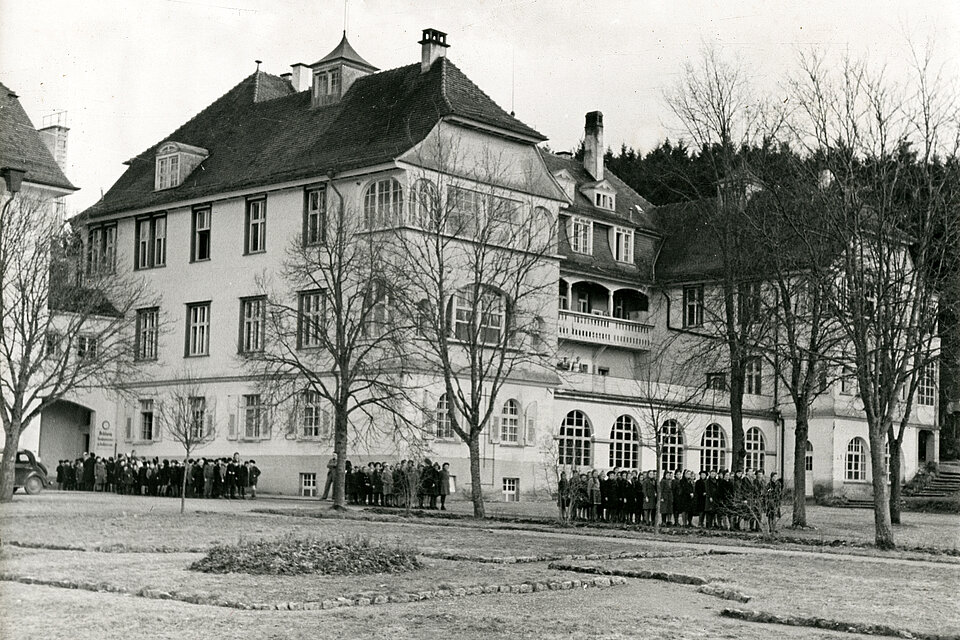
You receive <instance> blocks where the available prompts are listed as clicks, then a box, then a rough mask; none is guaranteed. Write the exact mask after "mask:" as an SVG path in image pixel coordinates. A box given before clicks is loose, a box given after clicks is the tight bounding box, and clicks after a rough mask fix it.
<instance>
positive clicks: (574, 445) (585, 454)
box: [559, 411, 593, 467]
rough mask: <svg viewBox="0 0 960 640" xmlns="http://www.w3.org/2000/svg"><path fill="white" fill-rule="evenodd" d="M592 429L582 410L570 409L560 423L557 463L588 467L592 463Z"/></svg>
mask: <svg viewBox="0 0 960 640" xmlns="http://www.w3.org/2000/svg"><path fill="white" fill-rule="evenodd" d="M592 436H593V430H592V429H591V428H590V421H589V420H587V416H586V414H584V413H583V412H582V411H571V412H570V413H568V414H567V417H566V418H564V419H563V424H561V425H560V441H559V445H560V456H559V463H560V464H562V465H571V466H574V467H589V466H591V465H592V464H593V455H592V451H591V444H592V442H591V440H590V438H591V437H592Z"/></svg>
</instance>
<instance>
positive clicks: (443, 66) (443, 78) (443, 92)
mask: <svg viewBox="0 0 960 640" xmlns="http://www.w3.org/2000/svg"><path fill="white" fill-rule="evenodd" d="M440 60H441V62H440V98H442V99H443V104H444V105H446V107H447V109H448V110H450V111H454V108H453V105H452V104H450V98H448V97H447V57H446V56H443V57H442V58H440ZM450 64H453V63H452V62H451V63H450Z"/></svg>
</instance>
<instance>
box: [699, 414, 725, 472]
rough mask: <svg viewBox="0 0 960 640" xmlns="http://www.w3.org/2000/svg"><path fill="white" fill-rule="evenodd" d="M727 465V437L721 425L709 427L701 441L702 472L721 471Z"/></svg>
mask: <svg viewBox="0 0 960 640" xmlns="http://www.w3.org/2000/svg"><path fill="white" fill-rule="evenodd" d="M726 464H727V436H726V435H725V434H724V433H723V429H721V428H720V425H718V424H710V425H707V428H706V430H705V431H704V432H703V437H702V438H701V439H700V470H701V471H720V470H721V469H723V468H724V467H725V466H726Z"/></svg>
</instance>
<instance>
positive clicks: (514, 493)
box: [500, 476, 520, 502]
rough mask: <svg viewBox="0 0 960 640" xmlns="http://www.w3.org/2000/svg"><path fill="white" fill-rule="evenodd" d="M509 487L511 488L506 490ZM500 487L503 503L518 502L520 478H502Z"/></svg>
mask: <svg viewBox="0 0 960 640" xmlns="http://www.w3.org/2000/svg"><path fill="white" fill-rule="evenodd" d="M508 484H509V485H511V488H509V489H508V488H507V485H508ZM500 487H501V489H502V492H501V493H502V495H503V501H504V502H520V478H518V477H515V476H514V477H503V478H501V482H500Z"/></svg>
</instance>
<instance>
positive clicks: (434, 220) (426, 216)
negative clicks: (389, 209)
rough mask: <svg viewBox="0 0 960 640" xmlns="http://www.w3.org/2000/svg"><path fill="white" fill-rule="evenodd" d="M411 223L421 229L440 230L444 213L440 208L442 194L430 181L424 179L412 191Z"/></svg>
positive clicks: (416, 183)
mask: <svg viewBox="0 0 960 640" xmlns="http://www.w3.org/2000/svg"><path fill="white" fill-rule="evenodd" d="M410 213H411V220H410V222H411V223H412V224H413V225H415V226H417V227H420V228H421V229H429V230H430V231H438V230H440V224H441V222H442V221H443V211H442V210H441V208H440V192H439V191H438V190H437V186H436V185H435V184H433V182H431V181H430V180H427V179H426V178H422V179H420V180H417V181H416V182H415V183H414V184H413V188H412V189H411V190H410Z"/></svg>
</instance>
